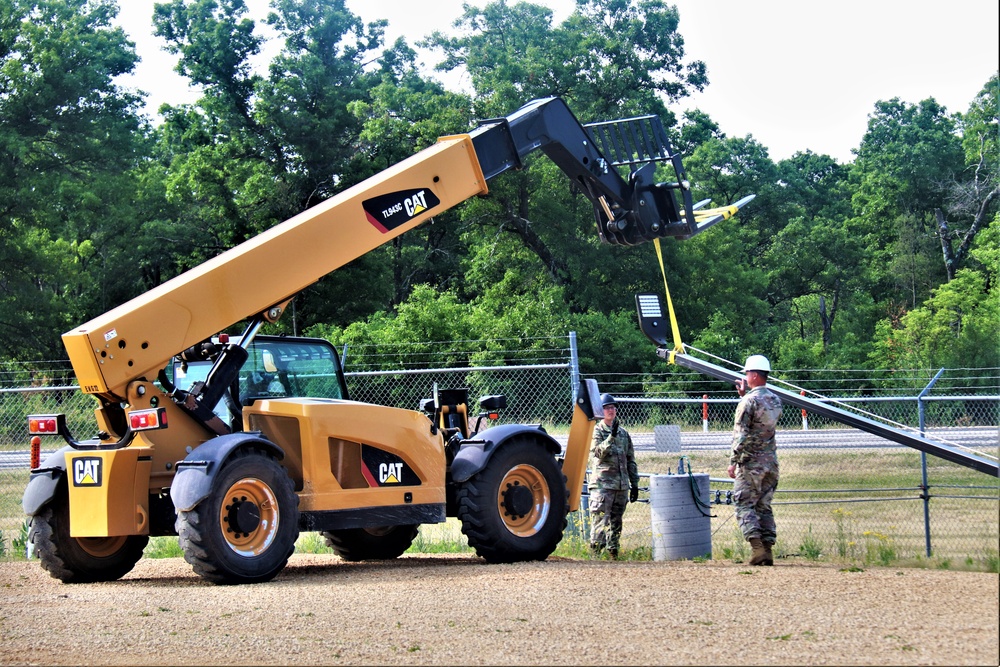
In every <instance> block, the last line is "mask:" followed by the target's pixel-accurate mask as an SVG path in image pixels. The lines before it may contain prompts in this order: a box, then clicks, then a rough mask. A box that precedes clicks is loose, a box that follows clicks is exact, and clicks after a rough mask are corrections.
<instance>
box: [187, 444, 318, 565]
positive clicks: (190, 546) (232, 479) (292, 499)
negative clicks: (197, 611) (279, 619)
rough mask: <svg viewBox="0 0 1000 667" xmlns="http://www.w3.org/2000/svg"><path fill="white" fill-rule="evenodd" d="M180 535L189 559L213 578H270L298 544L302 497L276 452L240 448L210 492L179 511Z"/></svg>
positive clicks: (227, 463)
mask: <svg viewBox="0 0 1000 667" xmlns="http://www.w3.org/2000/svg"><path fill="white" fill-rule="evenodd" d="M177 535H178V536H179V539H180V545H181V549H183V551H184V559H185V560H186V561H187V562H188V563H190V564H191V565H192V566H193V567H194V571H195V572H196V573H198V574H199V575H200V576H202V577H204V578H205V579H207V580H209V581H212V582H215V583H218V584H245V583H256V582H261V581H270V580H271V579H273V578H274V577H275V575H277V574H278V572H280V571H281V570H282V568H284V567H285V565H286V564H287V563H288V557H289V556H291V555H292V552H293V551H294V550H295V540H297V539H298V536H299V498H298V496H297V495H296V494H295V489H294V487H293V485H292V480H291V479H289V477H288V474H287V473H286V472H285V469H284V468H282V467H281V465H280V464H279V463H278V462H277V461H276V460H275V459H274V457H273V456H271V455H270V454H267V453H265V452H263V451H259V450H256V449H246V450H240V451H237V452H235V453H233V455H232V457H231V458H230V459H229V460H228V461H226V463H225V465H224V466H223V468H222V470H221V471H220V472H219V476H218V477H217V478H216V480H215V486H214V488H213V489H212V492H211V493H210V494H209V495H208V497H207V498H205V499H204V500H203V501H201V502H200V503H198V505H197V506H196V507H195V508H194V509H192V510H191V511H189V512H178V515H177Z"/></svg>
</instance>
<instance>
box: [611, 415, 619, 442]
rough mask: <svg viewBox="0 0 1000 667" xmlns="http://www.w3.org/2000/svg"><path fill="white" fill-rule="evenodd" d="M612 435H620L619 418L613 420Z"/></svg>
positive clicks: (614, 436)
mask: <svg viewBox="0 0 1000 667" xmlns="http://www.w3.org/2000/svg"><path fill="white" fill-rule="evenodd" d="M611 437H612V438H617V437H618V420H617V419H616V420H614V421H613V422H611Z"/></svg>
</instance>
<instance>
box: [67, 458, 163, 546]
mask: <svg viewBox="0 0 1000 667" xmlns="http://www.w3.org/2000/svg"><path fill="white" fill-rule="evenodd" d="M151 461H152V452H151V451H150V449H149V448H148V447H125V448H123V449H115V450H110V451H75V452H69V453H67V454H66V470H67V474H68V480H67V481H68V483H69V508H70V517H71V519H70V535H71V536H73V537H112V536H115V535H148V534H149V491H148V488H147V487H148V480H149V468H150V464H151Z"/></svg>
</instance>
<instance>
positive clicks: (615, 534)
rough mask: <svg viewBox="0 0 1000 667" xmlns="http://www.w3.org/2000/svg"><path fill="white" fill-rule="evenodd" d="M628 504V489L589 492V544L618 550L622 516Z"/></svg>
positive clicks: (596, 547)
mask: <svg viewBox="0 0 1000 667" xmlns="http://www.w3.org/2000/svg"><path fill="white" fill-rule="evenodd" d="M627 505H628V491H611V490H595V491H591V492H590V546H591V547H593V548H595V549H607V550H608V551H618V543H619V541H620V539H621V536H622V516H624V514H625V507H626V506H627Z"/></svg>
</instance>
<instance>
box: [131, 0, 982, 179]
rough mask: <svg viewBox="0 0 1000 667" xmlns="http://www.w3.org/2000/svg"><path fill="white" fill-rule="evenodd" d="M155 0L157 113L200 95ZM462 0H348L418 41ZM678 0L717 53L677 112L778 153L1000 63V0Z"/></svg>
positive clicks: (152, 41) (257, 3)
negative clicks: (161, 31)
mask: <svg viewBox="0 0 1000 667" xmlns="http://www.w3.org/2000/svg"><path fill="white" fill-rule="evenodd" d="M466 1H467V2H468V4H471V5H474V6H484V5H485V4H486V0H466ZM508 1H509V2H514V1H515V0H508ZM154 2H155V0H120V5H121V6H122V9H121V13H120V15H119V20H120V22H121V24H122V25H123V26H124V27H125V28H126V30H128V31H129V33H130V34H131V36H132V39H133V40H134V41H135V42H136V49H137V51H138V53H139V56H140V57H141V58H142V62H141V63H140V64H139V66H138V69H137V74H136V76H135V77H134V79H132V80H130V81H128V82H127V83H128V85H133V86H135V87H137V88H140V89H142V90H145V91H146V92H147V93H149V101H150V105H149V107H150V109H151V111H152V110H155V109H156V108H157V107H158V106H159V105H160V104H161V103H163V102H170V103H172V104H178V103H183V102H191V101H194V99H196V97H197V94H196V91H192V90H190V89H188V87H187V84H186V80H185V79H182V78H181V77H180V76H178V75H176V74H174V73H173V72H172V71H171V69H172V68H173V66H174V64H175V63H176V59H175V58H173V57H172V56H170V55H169V54H166V53H165V52H163V51H162V46H163V42H162V40H160V39H159V38H156V37H153V36H152V25H151V24H152V22H151V20H150V17H151V16H152V7H153V3H154ZM246 2H247V5H248V6H249V7H250V8H251V15H252V16H253V17H254V18H258V19H259V18H263V16H264V15H265V14H266V12H267V0H246ZM534 2H535V3H536V4H541V5H545V6H548V7H551V8H552V9H553V12H554V17H555V22H556V23H557V24H558V23H559V22H560V21H562V20H563V19H564V18H565V17H566V16H568V15H569V13H570V11H572V9H573V7H574V6H575V3H574V1H573V0H534ZM462 3H463V0H433V1H424V2H422V1H420V0H347V6H348V8H349V9H350V10H351V11H353V12H354V13H355V14H357V15H358V16H360V17H361V18H362V19H363V20H364V21H366V22H367V21H374V20H376V19H380V18H384V19H387V20H388V21H389V27H388V29H387V31H386V41H387V43H391V42H392V41H394V40H395V39H396V37H398V36H404V37H406V38H407V41H408V42H409V43H410V44H411V46H412V45H413V44H414V42H416V41H417V40H419V39H421V38H423V37H425V36H426V35H428V34H429V33H431V32H432V31H434V30H441V31H445V32H447V31H448V30H450V29H451V24H452V22H453V21H454V20H455V19H456V18H457V17H458V16H459V15H460V14H461V12H462ZM673 4H675V5H676V6H677V7H678V8H679V10H680V16H681V22H680V33H681V34H682V35H683V36H684V40H685V45H686V51H687V57H688V59H698V60H702V61H704V62H705V64H706V65H707V67H708V76H709V81H710V84H709V85H708V87H707V88H706V90H705V92H704V93H699V94H697V95H695V96H693V97H690V98H685V99H684V100H682V101H681V102H680V103H679V104H678V105H676V106H675V107H674V109H673V110H674V111H675V112H676V113H677V114H678V115H680V113H682V112H683V111H685V110H687V109H691V108H695V107H697V108H700V109H702V110H703V111H705V112H707V113H708V114H709V115H710V116H711V117H712V118H713V119H714V120H715V121H716V122H717V123H719V125H720V126H721V129H722V131H723V132H725V133H726V134H728V135H730V136H745V135H748V134H749V135H753V137H754V138H756V139H757V140H758V141H759V142H760V143H762V144H763V145H764V146H765V147H767V149H768V150H769V152H770V155H771V157H772V158H773V159H776V160H780V159H784V158H787V157H790V156H791V155H792V154H793V153H795V152H796V151H803V150H807V149H808V150H812V151H813V152H815V153H824V154H827V155H830V156H832V157H834V158H836V159H837V160H838V161H840V162H849V161H851V160H852V159H853V156H852V154H851V149H853V148H857V146H858V144H859V143H860V142H861V138H862V136H863V135H864V132H865V129H866V127H867V122H868V115H869V114H870V113H871V112H872V111H873V109H874V105H875V102H876V101H878V100H888V99H891V98H893V97H898V98H900V99H902V100H903V101H905V102H909V103H916V102H919V101H920V100H923V99H926V98H928V97H933V98H935V99H936V100H937V101H938V102H939V103H941V104H943V105H944V106H945V107H946V108H947V109H948V111H949V112H965V111H966V110H967V109H968V105H969V103H970V102H971V101H972V99H973V98H974V97H975V95H976V94H977V93H978V92H979V91H980V90H981V89H982V87H983V85H984V84H985V83H986V81H987V80H988V79H989V77H990V76H991V75H992V74H994V73H996V72H997V69H998V66H1000V65H998V61H1000V56H998V54H1000V28H998V25H1000V3H998V2H997V0H949V2H944V3H941V2H935V3H931V2H927V1H925V0H916V1H904V0H865V1H861V0H838V1H837V2H809V1H806V0H758V1H757V2H749V1H748V0H674V2H673ZM427 64H428V65H433V62H428V63H427ZM445 83H446V84H447V85H450V86H459V85H461V82H460V81H457V80H455V81H445ZM524 101H528V100H524ZM588 120H589V119H588ZM594 120H596V119H594Z"/></svg>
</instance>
